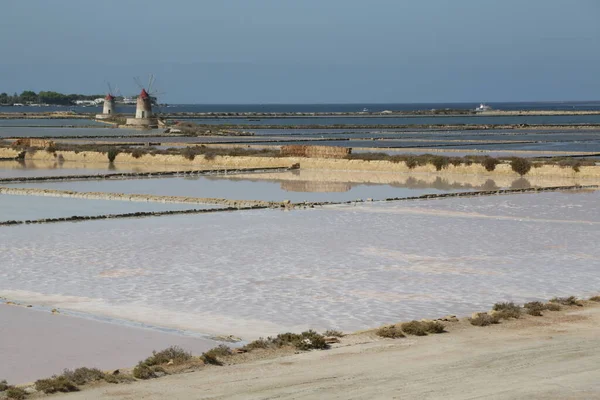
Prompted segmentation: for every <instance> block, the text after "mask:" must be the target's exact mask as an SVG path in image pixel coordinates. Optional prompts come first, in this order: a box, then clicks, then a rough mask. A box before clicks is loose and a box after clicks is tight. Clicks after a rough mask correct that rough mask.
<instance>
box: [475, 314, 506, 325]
mask: <svg viewBox="0 0 600 400" xmlns="http://www.w3.org/2000/svg"><path fill="white" fill-rule="evenodd" d="M469 321H470V322H471V325H475V326H489V325H492V324H497V323H499V322H500V318H499V317H498V316H496V315H490V314H488V313H478V314H477V316H476V317H474V318H469Z"/></svg>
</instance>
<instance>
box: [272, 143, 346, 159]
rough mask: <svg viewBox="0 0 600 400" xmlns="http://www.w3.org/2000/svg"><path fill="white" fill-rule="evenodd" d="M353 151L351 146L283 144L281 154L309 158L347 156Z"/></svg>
mask: <svg viewBox="0 0 600 400" xmlns="http://www.w3.org/2000/svg"><path fill="white" fill-rule="evenodd" d="M351 153H352V149H350V148H349V147H334V146H302V145H287V146H281V155H282V156H284V157H308V158H327V159H329V158H338V159H339V158H345V157H346V156H348V155H349V154H351Z"/></svg>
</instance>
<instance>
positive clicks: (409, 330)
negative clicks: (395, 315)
mask: <svg viewBox="0 0 600 400" xmlns="http://www.w3.org/2000/svg"><path fill="white" fill-rule="evenodd" d="M401 328H402V331H403V332H404V333H406V334H407V335H414V336H426V335H427V332H426V331H425V326H423V323H421V322H419V321H410V322H405V323H403V324H402V325H401Z"/></svg>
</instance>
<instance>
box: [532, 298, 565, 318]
mask: <svg viewBox="0 0 600 400" xmlns="http://www.w3.org/2000/svg"><path fill="white" fill-rule="evenodd" d="M523 307H524V308H525V312H526V313H527V314H529V315H533V316H534V317H541V316H542V315H543V313H542V312H543V311H560V305H558V304H557V303H542V302H541V301H532V302H529V303H525V304H524V305H523Z"/></svg>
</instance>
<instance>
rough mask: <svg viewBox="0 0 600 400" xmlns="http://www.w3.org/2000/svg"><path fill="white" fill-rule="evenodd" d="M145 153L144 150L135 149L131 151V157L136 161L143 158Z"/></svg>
mask: <svg viewBox="0 0 600 400" xmlns="http://www.w3.org/2000/svg"><path fill="white" fill-rule="evenodd" d="M143 155H144V151H143V150H142V149H134V150H132V151H131V156H132V157H133V158H135V159H137V158H142V156H143Z"/></svg>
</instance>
